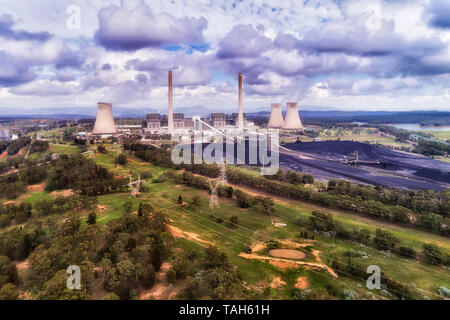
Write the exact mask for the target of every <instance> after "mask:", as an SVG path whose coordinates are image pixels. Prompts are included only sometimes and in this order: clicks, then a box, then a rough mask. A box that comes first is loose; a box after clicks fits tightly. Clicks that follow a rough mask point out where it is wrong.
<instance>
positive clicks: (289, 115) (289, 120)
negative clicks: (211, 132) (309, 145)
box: [283, 102, 303, 130]
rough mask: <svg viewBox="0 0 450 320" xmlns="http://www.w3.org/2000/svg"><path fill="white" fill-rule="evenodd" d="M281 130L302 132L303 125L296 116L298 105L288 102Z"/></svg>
mask: <svg viewBox="0 0 450 320" xmlns="http://www.w3.org/2000/svg"><path fill="white" fill-rule="evenodd" d="M283 129H287V130H302V129H303V125H302V122H301V121H300V116H299V115H298V103H297V102H288V104H287V110H286V117H285V118H284V124H283Z"/></svg>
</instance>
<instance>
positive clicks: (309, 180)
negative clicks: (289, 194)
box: [303, 173, 314, 184]
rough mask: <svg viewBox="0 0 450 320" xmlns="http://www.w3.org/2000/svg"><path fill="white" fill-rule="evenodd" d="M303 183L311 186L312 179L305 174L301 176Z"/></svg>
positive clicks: (309, 175)
mask: <svg viewBox="0 0 450 320" xmlns="http://www.w3.org/2000/svg"><path fill="white" fill-rule="evenodd" d="M303 183H304V184H313V183H314V177H313V176H312V175H311V174H309V173H307V174H305V175H304V176H303Z"/></svg>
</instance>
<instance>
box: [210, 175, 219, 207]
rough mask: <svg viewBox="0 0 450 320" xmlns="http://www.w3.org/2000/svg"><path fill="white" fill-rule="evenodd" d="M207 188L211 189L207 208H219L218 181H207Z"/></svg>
mask: <svg viewBox="0 0 450 320" xmlns="http://www.w3.org/2000/svg"><path fill="white" fill-rule="evenodd" d="M209 186H210V188H211V196H210V197H209V208H210V209H215V208H219V197H218V196H217V187H218V186H219V180H209Z"/></svg>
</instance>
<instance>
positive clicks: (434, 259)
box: [422, 244, 445, 264]
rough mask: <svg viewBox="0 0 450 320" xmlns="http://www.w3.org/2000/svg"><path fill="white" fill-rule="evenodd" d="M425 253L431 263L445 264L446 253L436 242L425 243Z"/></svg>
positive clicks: (426, 258)
mask: <svg viewBox="0 0 450 320" xmlns="http://www.w3.org/2000/svg"><path fill="white" fill-rule="evenodd" d="M422 248H423V255H424V257H425V260H426V261H427V262H429V263H431V264H443V263H444V262H445V255H444V254H443V253H442V251H441V250H440V249H439V247H438V246H437V245H435V244H424V245H423V247H422Z"/></svg>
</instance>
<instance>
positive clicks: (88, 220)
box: [87, 212, 97, 224]
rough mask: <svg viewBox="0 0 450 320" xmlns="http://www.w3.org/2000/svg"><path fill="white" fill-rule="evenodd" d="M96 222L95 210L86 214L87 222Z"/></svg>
mask: <svg viewBox="0 0 450 320" xmlns="http://www.w3.org/2000/svg"><path fill="white" fill-rule="evenodd" d="M96 223H97V215H96V214H95V212H91V213H89V215H88V219H87V224H96Z"/></svg>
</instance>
